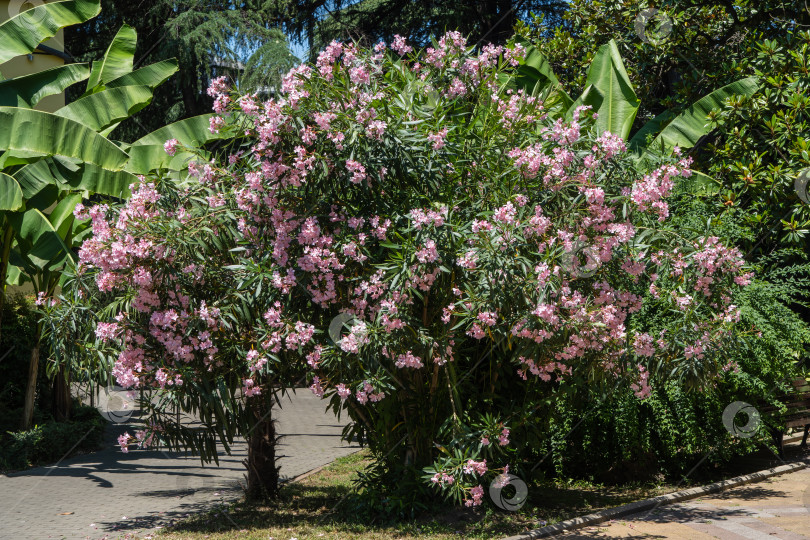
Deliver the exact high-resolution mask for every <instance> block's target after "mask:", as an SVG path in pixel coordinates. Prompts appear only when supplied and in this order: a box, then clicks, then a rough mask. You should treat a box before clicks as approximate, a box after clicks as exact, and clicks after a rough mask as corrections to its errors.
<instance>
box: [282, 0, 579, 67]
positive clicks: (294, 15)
mask: <svg viewBox="0 0 810 540" xmlns="http://www.w3.org/2000/svg"><path fill="white" fill-rule="evenodd" d="M567 5H568V2H567V0H471V1H468V2H458V1H454V0H359V1H358V0H286V1H280V2H277V3H276V8H277V9H276V13H275V18H276V19H277V20H279V21H282V22H283V23H284V28H285V29H286V30H287V33H288V34H289V35H291V36H294V37H295V38H296V39H299V40H301V41H305V42H306V43H307V44H308V45H309V48H310V56H312V54H313V52H315V53H317V51H318V50H319V49H320V48H322V47H323V46H324V45H326V44H328V43H329V42H330V41H332V40H333V39H339V40H345V39H356V40H361V41H367V42H374V41H377V40H379V39H384V40H390V39H391V38H392V37H393V36H394V34H400V35H402V36H405V37H407V38H408V39H409V40H410V41H412V42H415V43H418V44H422V45H424V44H426V43H428V41H429V40H430V37H431V36H435V35H439V34H443V33H444V32H445V31H447V30H459V31H461V32H462V33H463V34H465V36H467V37H469V39H470V41H471V42H493V43H503V42H505V41H506V40H507V39H508V38H509V37H510V36H511V35H512V34H513V27H514V25H515V23H516V22H517V21H518V20H519V19H525V18H528V16H529V14H530V13H534V14H537V15H543V16H544V17H545V20H546V22H547V23H549V24H551V25H552V26H554V25H556V24H557V23H559V21H560V20H561V16H562V14H563V13H564V12H565V10H566V8H567Z"/></svg>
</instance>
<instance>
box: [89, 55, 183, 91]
mask: <svg viewBox="0 0 810 540" xmlns="http://www.w3.org/2000/svg"><path fill="white" fill-rule="evenodd" d="M175 72H177V60H176V59H174V58H170V59H169V60H163V61H161V62H156V63H154V64H150V65H148V66H144V67H142V68H140V69H136V70H135V71H133V72H131V73H127V74H126V75H122V76H120V77H118V78H117V79H113V80H112V81H110V82H108V83H106V84H105V85H104V86H105V87H106V88H118V87H119V86H147V87H149V88H151V89H154V88H156V87H157V86H160V85H161V84H163V83H164V82H165V81H166V79H168V78H169V77H171V76H172V75H174V73H175Z"/></svg>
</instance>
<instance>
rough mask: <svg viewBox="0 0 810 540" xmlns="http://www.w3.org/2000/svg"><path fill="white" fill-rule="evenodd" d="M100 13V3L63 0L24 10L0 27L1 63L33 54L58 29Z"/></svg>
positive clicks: (96, 1)
mask: <svg viewBox="0 0 810 540" xmlns="http://www.w3.org/2000/svg"><path fill="white" fill-rule="evenodd" d="M99 12H101V2H100V0H65V1H63V2H52V3H49V4H43V5H40V6H36V7H34V8H32V9H29V10H26V11H23V12H22V13H20V14H19V15H16V16H14V17H12V18H10V19H9V20H7V21H5V22H4V23H2V24H0V64H2V63H4V62H7V61H8V60H11V59H12V58H14V57H15V56H20V55H23V54H29V53H32V52H34V49H36V48H37V46H38V45H39V44H40V43H42V42H43V41H45V40H47V39H50V38H52V37H53V36H55V35H56V33H57V32H58V31H59V30H60V29H61V28H63V27H65V26H71V25H74V24H81V23H83V22H85V21H87V20H90V19H92V18H93V17H95V16H96V15H98V14H99Z"/></svg>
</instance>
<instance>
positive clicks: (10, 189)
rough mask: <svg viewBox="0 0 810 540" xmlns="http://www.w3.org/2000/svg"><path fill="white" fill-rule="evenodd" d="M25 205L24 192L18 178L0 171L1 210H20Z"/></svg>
mask: <svg viewBox="0 0 810 540" xmlns="http://www.w3.org/2000/svg"><path fill="white" fill-rule="evenodd" d="M22 205H23V194H22V188H20V184H19V183H17V180H15V179H14V178H12V177H11V176H8V175H7V174H3V173H0V210H19V209H20V208H22Z"/></svg>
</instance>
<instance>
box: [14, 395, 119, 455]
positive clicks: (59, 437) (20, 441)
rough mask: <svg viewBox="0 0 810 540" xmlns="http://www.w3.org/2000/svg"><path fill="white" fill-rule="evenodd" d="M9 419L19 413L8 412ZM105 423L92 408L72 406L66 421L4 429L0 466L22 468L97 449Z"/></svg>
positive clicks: (17, 416)
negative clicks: (26, 427) (21, 428)
mask: <svg viewBox="0 0 810 540" xmlns="http://www.w3.org/2000/svg"><path fill="white" fill-rule="evenodd" d="M13 412H14V413H18V412H19V413H21V411H13ZM9 418H11V419H13V418H19V414H10V415H9ZM105 425H106V421H105V420H104V418H103V417H102V416H101V415H100V414H99V412H98V411H97V410H96V409H95V408H94V407H88V406H84V405H74V407H73V412H72V415H71V420H70V421H69V422H55V421H53V420H51V421H48V422H46V423H43V424H38V425H35V426H34V427H33V428H32V429H30V430H28V431H16V432H15V431H4V432H3V433H2V434H0V469H3V470H19V469H26V468H28V467H34V466H36V465H42V464H47V463H53V462H55V461H59V460H60V459H62V458H63V457H66V455H68V453H70V454H69V455H74V454H77V453H80V452H92V451H94V450H97V449H98V448H99V447H100V446H101V441H102V438H103V436H104V426H105Z"/></svg>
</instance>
